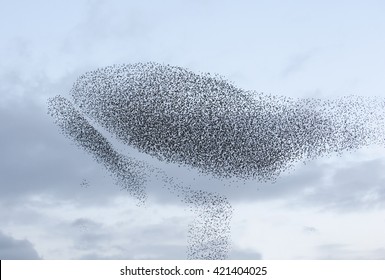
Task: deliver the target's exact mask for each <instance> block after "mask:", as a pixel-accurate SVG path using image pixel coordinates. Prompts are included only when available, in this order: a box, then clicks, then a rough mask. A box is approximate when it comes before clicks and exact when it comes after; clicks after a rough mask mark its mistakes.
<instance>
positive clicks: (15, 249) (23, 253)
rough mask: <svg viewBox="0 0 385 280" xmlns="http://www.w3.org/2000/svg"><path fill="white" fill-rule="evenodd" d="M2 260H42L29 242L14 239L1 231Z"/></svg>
mask: <svg viewBox="0 0 385 280" xmlns="http://www.w3.org/2000/svg"><path fill="white" fill-rule="evenodd" d="M0 259H2V260H38V259H41V258H40V256H39V254H38V253H37V252H36V250H35V249H34V247H33V245H32V243H31V242H29V241H28V240H26V239H24V240H19V239H14V238H13V237H11V236H8V235H5V234H4V233H2V232H1V231H0Z"/></svg>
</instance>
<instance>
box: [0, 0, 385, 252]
mask: <svg viewBox="0 0 385 280" xmlns="http://www.w3.org/2000/svg"><path fill="white" fill-rule="evenodd" d="M384 14H385V2H384V1H380V0H378V1H372V0H367V1H354V0H353V1H352V0H350V1H335V0H324V1H305V0H303V1H299V0H293V1H274V0H273V1H271V0H270V1H223V0H222V1H203V0H200V1H197V0H195V1H168V0H166V1H92V0H87V1H84V0H76V1H75V0H71V1H58V0H51V1H42V0H36V1H27V0H26V1H19V0H8V1H7V0H0V42H1V43H0V258H1V259H19V258H21V259H38V258H42V259H154V258H155V259H183V258H186V244H187V243H186V238H187V226H188V224H189V223H190V222H191V221H192V218H193V216H192V214H191V213H190V212H189V210H188V209H187V208H186V206H185V205H183V204H180V203H179V202H178V201H177V200H176V199H175V198H174V197H172V195H169V194H167V193H163V191H162V189H160V188H158V186H157V184H156V182H155V183H153V184H152V185H151V186H148V188H149V195H150V197H149V201H148V203H147V205H146V206H145V207H138V206H136V202H135V200H133V199H132V198H130V197H129V196H128V194H127V193H125V192H124V191H121V190H120V189H119V187H117V186H115V185H114V181H113V179H112V178H111V177H110V176H109V175H108V174H107V173H106V172H105V171H104V169H103V168H102V167H101V166H100V165H98V164H97V163H95V162H94V161H93V160H92V158H91V156H89V155H88V154H86V153H85V152H83V151H82V150H80V149H79V148H77V147H76V146H75V145H73V144H72V143H71V141H70V140H68V139H67V138H65V137H64V136H63V135H61V134H60V133H59V130H58V128H57V127H55V126H54V124H53V120H52V119H50V117H49V116H48V115H47V108H46V107H47V105H46V101H47V98H49V97H52V96H55V95H57V94H62V95H64V96H67V94H68V91H69V90H70V88H71V85H72V83H73V82H74V81H75V79H76V78H77V77H78V76H79V75H80V74H82V73H83V72H85V71H88V70H93V69H95V68H98V67H103V66H107V65H111V64H120V63H135V62H146V61H154V62H159V63H166V64H171V65H177V66H182V67H186V68H189V69H191V70H193V71H196V72H211V73H218V74H221V75H223V76H225V77H226V78H228V79H229V80H231V81H233V82H234V83H235V84H236V85H238V86H239V87H241V88H244V89H247V90H257V91H259V92H266V93H272V94H279V95H285V96H291V97H299V98H300V97H318V98H332V97H338V96H343V95H350V94H357V95H364V96H384V98H385V75H384V74H385V51H384V50H385V37H384V34H385V17H384ZM384 137H385V135H384ZM384 167H385V149H384V147H376V146H371V147H366V148H363V149H360V150H358V151H356V152H353V153H349V154H344V155H343V156H342V157H334V156H333V157H329V158H322V159H319V160H316V161H312V162H309V163H307V164H306V165H304V164H299V165H298V166H297V167H296V168H295V169H293V170H292V171H291V172H287V173H285V174H283V175H282V176H281V177H280V178H279V179H278V181H277V182H276V183H275V184H270V183H263V184H262V183H258V182H247V183H246V184H238V182H221V181H219V180H214V179H212V178H209V177H205V176H200V175H199V173H197V172H194V171H191V172H188V171H187V170H186V169H184V168H181V169H177V168H176V167H175V166H172V165H168V166H164V168H165V169H166V170H167V172H169V174H170V175H173V176H176V177H178V176H179V177H180V178H181V180H184V181H185V182H186V184H193V185H194V187H196V188H202V189H206V188H208V189H210V190H216V191H219V192H223V193H225V194H227V195H229V198H230V201H231V202H232V203H233V206H234V209H235V211H234V216H233V220H232V241H233V249H232V252H231V254H230V258H234V259H247V258H250V259H259V258H262V259H385V238H384V236H385V172H384ZM194 178H195V180H194Z"/></svg>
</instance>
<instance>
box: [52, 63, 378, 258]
mask: <svg viewBox="0 0 385 280" xmlns="http://www.w3.org/2000/svg"><path fill="white" fill-rule="evenodd" d="M70 96H71V100H69V99H67V98H65V97H62V96H56V97H54V98H51V99H50V100H49V106H48V108H49V114H50V115H51V116H52V117H53V118H54V120H55V122H56V124H57V125H58V126H59V127H60V128H61V130H62V132H63V133H64V134H65V135H66V136H68V137H69V138H71V139H72V140H74V141H75V142H76V143H77V144H78V145H79V146H80V147H81V148H83V149H85V150H86V151H87V152H89V153H90V154H91V155H92V156H93V157H94V158H95V160H97V161H98V162H99V163H101V164H103V165H104V166H105V167H106V169H107V170H109V171H110V173H111V174H112V175H113V176H114V177H115V179H116V182H117V184H119V185H120V186H122V187H123V188H125V189H127V190H128V192H129V193H130V194H131V195H132V196H134V197H136V198H138V199H139V200H140V201H145V199H146V191H145V185H146V178H147V177H148V176H149V174H154V173H155V174H157V176H158V177H159V178H160V180H161V181H163V182H164V183H165V185H166V188H167V189H169V190H170V191H171V192H174V193H177V194H178V196H179V195H181V197H182V200H183V201H184V202H186V203H187V204H189V205H193V206H194V207H195V208H194V209H199V210H198V212H199V213H198V215H197V219H196V221H195V223H194V224H193V225H191V227H190V229H189V237H190V239H189V240H190V241H189V242H190V243H189V244H190V245H189V249H188V255H189V258H192V259H196V258H201V259H224V258H226V257H227V254H228V252H229V246H230V245H229V244H230V241H229V234H230V231H229V227H230V225H229V224H230V222H229V221H230V218H231V213H232V207H231V205H230V203H229V202H228V200H227V198H225V197H223V196H221V195H219V194H213V193H210V192H207V191H205V190H202V191H196V190H192V189H191V188H189V187H188V186H185V185H184V184H183V182H176V181H175V180H173V178H170V176H168V175H167V174H165V173H164V172H163V171H161V170H159V169H156V168H155V167H153V166H150V165H149V164H147V163H145V162H143V161H141V160H138V159H136V158H134V157H132V156H124V155H122V154H120V153H118V152H116V151H115V149H114V148H113V145H112V144H111V143H110V142H109V141H108V140H107V138H106V137H105V136H103V133H101V132H99V131H98V130H97V128H96V126H95V125H93V124H92V123H94V124H96V125H97V126H100V127H102V128H103V129H104V130H105V131H107V132H108V133H110V134H111V135H113V136H114V137H116V138H117V139H118V140H119V141H121V142H122V143H124V144H126V145H129V146H131V147H134V148H136V149H137V150H138V151H141V152H144V153H147V154H149V155H151V156H153V157H155V158H157V159H159V160H160V161H164V162H172V163H178V164H182V165H186V166H190V167H192V168H195V169H197V170H199V171H200V172H202V173H204V174H209V175H212V176H215V177H218V178H237V179H252V180H259V181H274V180H275V179H276V178H277V177H278V176H279V175H280V174H281V173H282V172H284V171H285V170H287V169H288V168H291V167H292V166H293V164H294V163H296V162H298V161H308V160H311V159H314V158H317V157H320V156H326V155H330V154H341V153H343V152H346V151H350V150H354V149H358V148H360V147H362V146H366V145H370V144H384V128H385V126H384V124H385V123H384V115H385V114H384V108H385V102H384V100H383V99H381V98H374V97H373V98H368V97H360V96H348V97H343V98H339V99H334V100H322V99H314V98H302V99H294V98H289V97H284V96H277V95H271V94H264V93H258V92H256V91H247V90H243V89H241V88H239V87H237V86H236V85H234V84H233V83H231V82H229V81H228V80H226V79H224V78H223V77H221V76H218V75H211V74H209V73H194V72H192V71H190V70H188V69H185V68H182V67H176V66H170V65H163V64H158V63H153V62H150V63H136V64H125V65H113V66H109V67H105V68H99V69H96V70H94V71H90V72H87V73H85V74H83V75H81V76H80V77H79V78H78V79H77V80H76V81H75V83H74V85H73V87H72V89H71V91H70Z"/></svg>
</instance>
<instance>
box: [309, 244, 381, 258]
mask: <svg viewBox="0 0 385 280" xmlns="http://www.w3.org/2000/svg"><path fill="white" fill-rule="evenodd" d="M316 250H317V253H318V256H317V257H316V258H317V259H322V260H383V259H385V248H382V247H381V248H377V249H372V250H370V249H369V250H357V249H354V248H352V246H350V245H349V244H337V243H336V244H323V245H320V246H318V247H317V248H316Z"/></svg>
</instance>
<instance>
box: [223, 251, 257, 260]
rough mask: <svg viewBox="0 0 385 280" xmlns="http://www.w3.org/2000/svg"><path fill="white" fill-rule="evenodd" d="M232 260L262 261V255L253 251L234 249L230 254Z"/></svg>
mask: <svg viewBox="0 0 385 280" xmlns="http://www.w3.org/2000/svg"><path fill="white" fill-rule="evenodd" d="M229 259H231V260H262V254H261V253H259V252H255V251H251V250H242V249H235V248H234V249H233V250H232V251H231V252H230V256H229Z"/></svg>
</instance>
